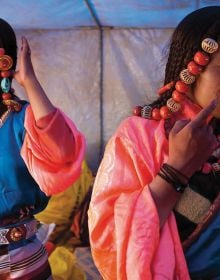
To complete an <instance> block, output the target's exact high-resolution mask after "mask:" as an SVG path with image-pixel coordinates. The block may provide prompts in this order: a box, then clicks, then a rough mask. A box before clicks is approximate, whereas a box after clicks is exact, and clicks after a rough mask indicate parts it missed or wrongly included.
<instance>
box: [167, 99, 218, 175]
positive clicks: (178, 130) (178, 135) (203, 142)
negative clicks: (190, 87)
mask: <svg viewBox="0 0 220 280" xmlns="http://www.w3.org/2000/svg"><path fill="white" fill-rule="evenodd" d="M218 102H219V100H218V99H215V100H213V101H212V102H211V103H210V104H209V105H208V106H207V107H206V108H204V109H202V110H201V111H200V112H199V114H198V115H197V116H196V117H195V119H193V120H192V121H189V120H180V121H177V122H176V123H175V125H174V127H173V128H172V130H171V131H170V135H169V159H168V162H167V163H168V164H170V165H171V166H173V167H174V168H176V169H178V170H179V171H181V172H182V173H183V174H185V175H186V176H188V177H191V176H192V175H193V173H194V172H195V171H197V170H198V169H199V168H201V166H202V164H203V163H204V162H205V161H206V160H207V159H208V158H209V156H210V155H211V154H212V152H213V151H214V150H215V149H216V147H217V146H218V145H219V143H218V141H217V139H216V137H215V135H214V134H213V128H212V127H211V126H210V125H209V124H207V123H206V120H207V118H208V117H209V116H210V114H211V113H212V112H213V111H214V109H215V108H216V106H217V104H218Z"/></svg>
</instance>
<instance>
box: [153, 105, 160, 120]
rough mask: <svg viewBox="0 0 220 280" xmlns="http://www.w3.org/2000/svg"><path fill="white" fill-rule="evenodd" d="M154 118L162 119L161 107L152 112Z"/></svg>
mask: <svg viewBox="0 0 220 280" xmlns="http://www.w3.org/2000/svg"><path fill="white" fill-rule="evenodd" d="M151 116H152V119H153V120H156V121H159V120H160V119H161V115H160V109H158V108H154V109H153V110H152V113H151Z"/></svg>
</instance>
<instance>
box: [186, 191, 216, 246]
mask: <svg viewBox="0 0 220 280" xmlns="http://www.w3.org/2000/svg"><path fill="white" fill-rule="evenodd" d="M219 209H220V194H218V196H217V197H216V199H215V200H214V202H213V204H212V205H211V207H210V209H209V211H208V212H207V214H206V215H205V216H204V218H203V220H202V222H201V223H199V224H198V225H197V226H196V228H195V230H194V231H193V232H192V233H191V234H190V235H189V237H188V238H187V239H186V240H185V241H184V242H183V243H182V246H183V250H184V251H185V250H186V249H187V248H188V247H189V246H190V245H191V244H192V243H193V242H194V241H195V240H196V239H197V238H198V236H199V235H200V233H201V232H202V231H203V230H204V229H205V228H206V227H207V226H208V225H209V223H210V222H211V221H212V219H213V218H214V217H215V215H216V213H217V212H218V211H219Z"/></svg>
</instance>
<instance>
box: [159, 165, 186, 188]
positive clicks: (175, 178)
mask: <svg viewBox="0 0 220 280" xmlns="http://www.w3.org/2000/svg"><path fill="white" fill-rule="evenodd" d="M158 175H159V176H160V177H161V178H163V179H164V180H165V181H166V182H168V183H169V184H171V185H172V186H173V188H174V189H175V190H176V191H177V192H180V193H182V192H184V190H185V188H186V187H187V186H188V181H189V178H188V177H187V176H186V175H184V174H183V173H182V172H180V171H179V170H177V169H175V168H174V167H172V166H171V165H169V164H167V163H164V164H163V165H162V166H161V168H160V171H159V173H158Z"/></svg>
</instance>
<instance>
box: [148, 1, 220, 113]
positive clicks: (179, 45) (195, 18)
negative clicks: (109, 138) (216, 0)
mask: <svg viewBox="0 0 220 280" xmlns="http://www.w3.org/2000/svg"><path fill="white" fill-rule="evenodd" d="M207 37H210V38H212V39H214V40H216V41H219V37H220V7H219V6H212V7H205V8H202V9H199V10H196V11H194V12H192V13H191V14H189V15H188V16H187V17H185V18H184V19H183V20H182V21H181V22H180V23H179V25H178V26H177V28H176V29H175V31H174V33H173V36H172V39H171V46H170V52H169V57H168V61H167V64H166V69H165V79H164V85H165V84H167V83H169V82H171V81H174V82H176V81H177V80H179V74H180V72H181V70H183V69H185V68H186V67H187V63H188V62H189V61H190V60H192V58H193V56H194V54H195V53H196V51H199V50H201V42H202V40H203V39H205V38H207ZM173 89H174V88H173V87H172V88H171V89H169V90H168V91H166V92H165V93H163V94H162V95H161V96H160V97H159V98H158V99H157V100H155V101H154V102H152V103H151V104H150V106H151V107H152V108H160V107H162V106H164V105H166V102H167V100H168V99H169V98H170V97H171V95H172V92H173Z"/></svg>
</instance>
